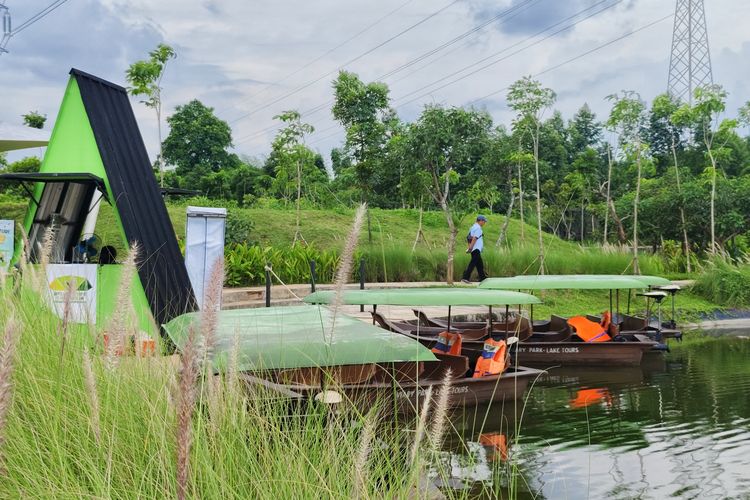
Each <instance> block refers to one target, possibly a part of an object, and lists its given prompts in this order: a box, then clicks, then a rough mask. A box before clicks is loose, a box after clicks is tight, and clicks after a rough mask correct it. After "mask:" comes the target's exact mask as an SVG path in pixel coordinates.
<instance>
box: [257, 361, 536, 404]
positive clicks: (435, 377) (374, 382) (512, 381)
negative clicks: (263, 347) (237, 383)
mask: <svg viewBox="0 0 750 500" xmlns="http://www.w3.org/2000/svg"><path fill="white" fill-rule="evenodd" d="M435 356H436V357H437V359H438V361H437V362H425V363H395V364H384V363H380V364H376V365H368V366H356V367H347V368H348V370H343V371H342V370H338V371H337V370H327V369H325V368H304V369H296V370H284V371H281V372H275V373H273V374H271V375H265V377H264V378H258V377H257V376H255V375H248V374H244V375H243V376H242V378H243V380H245V381H246V382H248V383H250V384H255V385H261V386H263V387H266V388H270V389H273V390H275V391H277V392H279V393H282V394H285V395H287V396H288V397H290V398H292V399H296V400H310V399H313V398H315V397H316V396H317V395H319V394H321V388H322V387H324V386H326V384H325V383H324V382H323V381H324V380H326V379H329V382H328V384H327V387H328V390H334V391H335V392H336V393H337V394H340V395H341V396H342V398H344V399H345V400H348V401H351V402H354V403H355V404H357V405H358V406H362V405H363V404H364V405H375V404H378V405H379V407H381V408H385V407H391V408H393V409H395V411H397V412H398V413H413V412H415V411H416V410H417V409H418V408H419V407H421V406H422V405H424V404H425V402H426V397H427V394H428V392H429V390H430V389H431V390H432V399H433V401H434V400H436V399H437V398H438V395H439V393H440V391H441V390H442V388H443V387H446V386H447V387H448V391H449V394H448V406H449V407H458V406H475V405H478V404H482V405H486V404H491V403H493V402H498V401H505V400H513V399H519V398H521V397H523V395H524V393H525V391H526V389H527V387H528V384H529V382H531V381H532V380H534V379H535V378H537V377H538V376H540V375H541V374H542V373H543V372H542V371H541V370H536V369H533V368H527V367H522V366H519V367H514V366H510V367H508V369H507V370H506V371H505V372H503V373H502V374H500V375H492V376H487V377H481V378H472V377H471V375H467V373H469V372H470V369H469V367H470V362H469V358H468V357H466V356H450V355H442V354H436V355H435ZM331 373H334V375H333V376H331V375H330V374H331Z"/></svg>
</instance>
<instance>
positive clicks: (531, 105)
mask: <svg viewBox="0 0 750 500" xmlns="http://www.w3.org/2000/svg"><path fill="white" fill-rule="evenodd" d="M555 97H556V96H555V92H554V91H553V90H552V89H549V88H546V87H543V86H542V84H541V83H540V82H538V81H536V80H534V79H532V78H531V77H530V76H527V77H524V78H522V79H520V80H518V81H516V82H515V83H513V84H512V85H511V86H510V90H509V91H508V104H509V105H510V107H511V109H513V110H514V111H515V112H516V113H517V116H516V119H515V120H514V122H513V128H514V129H525V130H526V131H527V132H528V134H529V135H530V136H531V140H532V148H533V155H534V172H535V178H536V218H537V221H536V222H537V233H538V235H539V272H540V273H541V274H544V239H543V237H542V196H541V190H540V181H539V129H540V128H541V121H542V115H543V114H544V112H545V111H546V110H547V108H549V107H550V106H552V104H554V102H555Z"/></svg>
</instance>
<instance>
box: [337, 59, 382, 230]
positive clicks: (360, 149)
mask: <svg viewBox="0 0 750 500" xmlns="http://www.w3.org/2000/svg"><path fill="white" fill-rule="evenodd" d="M333 89H334V94H335V101H334V105H333V110H332V111H333V117H334V118H335V119H336V120H338V121H339V123H341V125H342V126H343V127H344V128H345V129H346V143H345V151H346V153H347V154H348V155H350V156H351V157H352V159H353V162H352V164H353V166H354V169H355V173H356V179H357V187H358V188H359V190H360V195H361V201H362V202H365V203H367V202H368V201H369V198H370V195H371V193H372V188H371V182H372V179H373V176H374V175H375V172H376V170H377V168H378V167H382V165H383V161H382V160H383V149H384V146H385V143H386V140H387V138H386V124H387V121H389V120H390V119H392V116H393V111H392V110H391V108H390V106H389V101H390V99H389V97H388V86H387V85H386V84H385V83H381V82H372V83H367V84H365V83H364V82H362V80H360V79H359V77H358V76H357V75H356V74H355V73H350V72H347V71H341V72H339V76H338V78H336V80H335V81H334V82H333ZM367 213H368V215H367V232H368V238H369V241H371V242H372V228H371V225H370V215H369V211H368V212H367Z"/></svg>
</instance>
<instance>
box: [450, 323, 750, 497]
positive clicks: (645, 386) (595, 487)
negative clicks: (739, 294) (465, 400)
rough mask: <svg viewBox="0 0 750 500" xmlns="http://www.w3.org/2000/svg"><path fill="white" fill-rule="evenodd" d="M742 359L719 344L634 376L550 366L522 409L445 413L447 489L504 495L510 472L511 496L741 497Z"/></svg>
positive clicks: (655, 361)
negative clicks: (451, 432)
mask: <svg viewBox="0 0 750 500" xmlns="http://www.w3.org/2000/svg"><path fill="white" fill-rule="evenodd" d="M749 356H750V341H748V340H747V339H742V338H718V339H708V340H705V341H703V342H700V343H692V344H690V345H688V346H673V350H672V353H670V354H668V355H667V356H666V358H664V357H653V358H652V359H649V360H648V361H647V362H646V363H644V365H642V366H641V367H635V368H617V367H611V368H609V367H604V368H589V369H581V368H550V369H549V371H548V373H547V374H546V375H545V376H544V377H543V378H541V379H540V380H539V381H538V382H537V384H536V386H535V387H534V389H533V390H532V392H531V394H530V396H529V398H528V400H527V401H526V402H525V404H524V402H523V401H522V402H520V403H519V404H514V403H506V406H505V407H503V406H492V407H489V408H488V407H478V408H475V409H471V410H464V411H461V412H458V413H456V414H455V415H454V418H453V422H454V425H455V427H456V428H457V429H458V430H459V432H460V433H461V435H462V436H463V440H462V441H455V442H449V443H447V444H446V448H445V453H446V455H445V459H444V464H445V466H446V467H448V468H449V469H450V471H449V475H450V476H451V477H453V478H454V479H455V480H456V482H457V484H454V485H452V486H453V487H458V486H460V487H464V488H466V487H470V485H471V484H472V483H476V482H477V481H480V482H483V483H484V484H485V485H486V484H488V483H493V482H494V484H493V487H495V488H497V489H498V490H503V489H505V488H507V487H508V485H509V484H510V480H511V477H512V472H513V471H517V473H518V476H516V477H515V479H516V480H517V484H518V488H519V489H520V491H521V493H522V495H521V496H522V497H523V496H525V495H533V496H536V497H537V498H539V497H549V498H557V497H565V498H599V497H605V496H606V497H612V498H634V497H641V498H661V497H666V496H676V497H683V498H698V497H700V498H726V497H748V496H750V477H748V474H747V472H748V471H750V363H748V362H747V360H748V358H749ZM506 459H507V462H506V461H505V460H506ZM510 464H512V465H513V466H515V468H514V467H511V466H510Z"/></svg>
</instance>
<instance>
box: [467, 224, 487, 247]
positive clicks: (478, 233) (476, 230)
mask: <svg viewBox="0 0 750 500" xmlns="http://www.w3.org/2000/svg"><path fill="white" fill-rule="evenodd" d="M482 234H483V233H482V226H480V225H479V223H478V222H475V223H474V225H473V226H471V229H470V230H469V236H472V237H473V238H476V239H477V241H475V242H474V248H472V249H471V250H472V251H474V250H479V251H480V252H481V251H482V249H483V248H484V238H482Z"/></svg>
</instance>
